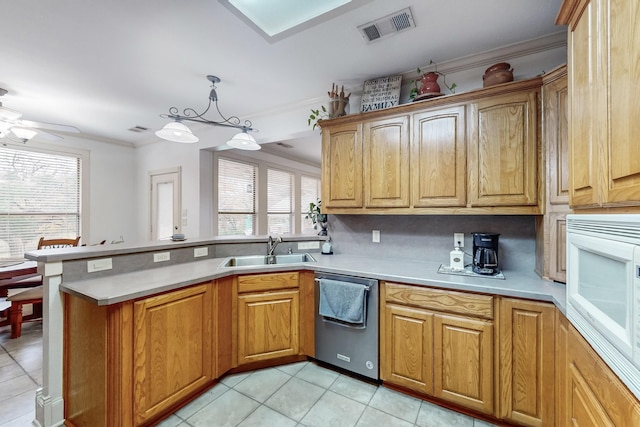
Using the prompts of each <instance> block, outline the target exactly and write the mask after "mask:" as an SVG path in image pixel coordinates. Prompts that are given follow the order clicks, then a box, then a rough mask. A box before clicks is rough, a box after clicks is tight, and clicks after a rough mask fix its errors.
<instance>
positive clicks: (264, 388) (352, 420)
mask: <svg viewBox="0 0 640 427" xmlns="http://www.w3.org/2000/svg"><path fill="white" fill-rule="evenodd" d="M9 329H10V328H9V327H3V328H0V427H8V426H12V427H26V426H30V425H31V421H32V420H33V418H34V405H35V392H36V388H37V387H38V386H39V385H40V384H41V383H42V371H41V365H42V323H41V322H31V323H26V324H24V326H23V331H22V337H20V338H18V339H15V340H12V339H10V338H9V332H10V331H9ZM491 425H492V424H489V423H486V422H484V421H481V420H477V419H473V418H471V417H468V416H466V415H462V414H458V413H456V412H452V411H449V410H447V409H444V408H441V407H439V406H436V405H433V404H431V403H429V402H425V401H422V400H419V399H416V398H413V397H410V396H406V395H404V394H401V393H397V392H395V391H392V390H389V389H388V388H385V387H378V386H376V385H373V384H370V383H368V382H364V381H359V380H356V379H353V378H352V377H350V376H347V375H343V374H339V373H337V372H334V371H332V370H329V369H325V368H323V367H319V366H317V365H316V364H314V363H311V362H300V363H294V364H290V365H284V366H279V367H275V368H268V369H262V370H258V371H254V372H248V373H242V374H235V375H230V376H228V377H226V378H224V379H223V380H222V382H220V383H219V384H217V385H216V386H215V387H213V388H212V389H210V390H209V391H207V392H206V393H205V394H203V395H202V396H200V397H198V398H197V399H195V400H193V401H192V402H191V403H189V405H187V406H185V407H183V408H182V409H180V410H179V411H177V412H175V413H174V414H172V415H171V416H170V417H169V418H167V419H166V420H164V421H163V422H162V423H160V426H161V427H191V426H193V427H197V426H206V427H217V426H238V427H296V426H307V427H331V426H336V427H337V426H340V427H343V426H344V427H353V426H358V427H360V426H363V427H364V426H366V427H375V426H384V427H396V426H398V427H403V426H407V427H411V426H418V427H445V426H446V427H450V426H459V427H488V426H491Z"/></svg>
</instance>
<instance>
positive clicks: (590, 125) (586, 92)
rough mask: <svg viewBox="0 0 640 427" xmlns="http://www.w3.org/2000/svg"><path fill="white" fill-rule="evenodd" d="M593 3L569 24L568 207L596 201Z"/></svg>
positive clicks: (596, 202)
mask: <svg viewBox="0 0 640 427" xmlns="http://www.w3.org/2000/svg"><path fill="white" fill-rule="evenodd" d="M595 9H596V6H595V2H593V1H587V2H584V4H583V9H582V10H581V11H580V12H579V13H580V15H581V16H582V19H580V20H579V21H578V22H576V23H575V24H574V25H571V26H570V27H569V36H568V44H569V58H568V59H569V61H568V68H569V70H568V72H569V92H570V94H571V95H570V101H569V123H570V131H569V138H570V148H569V170H570V172H571V175H570V204H571V206H572V207H586V206H596V205H597V204H598V195H597V187H598V184H597V179H598V176H597V174H598V163H597V159H598V158H599V157H600V156H599V154H598V150H597V145H596V141H597V140H598V138H599V136H598V135H597V133H596V131H597V129H598V125H597V123H596V118H597V117H598V116H599V115H598V114H597V113H598V107H599V106H598V104H597V100H594V99H592V97H597V96H599V94H601V93H602V89H603V88H602V87H595V86H596V84H597V79H596V76H595V74H594V73H596V72H597V60H598V58H597V55H596V52H595V50H594V47H595V46H594V45H592V42H593V41H595V38H596V37H597V31H596V29H597V20H596V18H597V14H596V10H595Z"/></svg>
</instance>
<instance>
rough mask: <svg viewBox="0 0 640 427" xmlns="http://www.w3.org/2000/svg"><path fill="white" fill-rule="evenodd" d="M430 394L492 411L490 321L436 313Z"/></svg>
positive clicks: (491, 324)
mask: <svg viewBox="0 0 640 427" xmlns="http://www.w3.org/2000/svg"><path fill="white" fill-rule="evenodd" d="M433 337H434V341H433V350H434V358H433V362H434V364H433V366H434V384H435V385H434V393H433V394H434V396H436V397H438V398H440V399H442V400H447V401H449V402H453V403H455V404H458V405H460V406H464V407H465V408H469V409H473V410H475V411H478V412H482V413H485V414H490V415H491V414H493V321H490V320H483V319H473V318H467V317H462V316H454V315H444V314H436V315H435V319H434V335H433Z"/></svg>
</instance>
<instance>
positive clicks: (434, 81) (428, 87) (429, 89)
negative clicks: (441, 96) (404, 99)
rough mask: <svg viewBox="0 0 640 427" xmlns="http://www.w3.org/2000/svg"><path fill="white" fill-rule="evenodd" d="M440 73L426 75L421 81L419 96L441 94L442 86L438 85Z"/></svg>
mask: <svg viewBox="0 0 640 427" xmlns="http://www.w3.org/2000/svg"><path fill="white" fill-rule="evenodd" d="M438 77H440V76H439V75H438V73H435V72H433V71H431V72H429V73H425V74H423V75H422V78H421V79H420V83H421V85H420V90H419V91H418V95H425V94H427V93H440V85H439V84H438Z"/></svg>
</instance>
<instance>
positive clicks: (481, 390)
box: [380, 282, 494, 415]
mask: <svg viewBox="0 0 640 427" xmlns="http://www.w3.org/2000/svg"><path fill="white" fill-rule="evenodd" d="M381 292H382V294H381V298H380V299H381V304H382V311H381V313H382V316H381V325H380V326H381V327H380V334H381V336H380V369H381V374H380V375H381V379H382V380H383V381H385V382H388V383H391V384H396V385H399V386H402V387H406V388H409V389H411V390H415V391H417V392H420V393H424V394H427V395H431V396H434V397H437V398H439V399H442V400H446V401H449V402H452V403H455V404H457V405H460V406H464V407H466V408H469V409H472V410H474V411H477V412H482V413H485V414H488V415H492V414H493V407H494V405H493V402H494V401H493V363H494V362H493V360H494V352H493V335H494V331H493V320H492V318H493V298H492V297H491V296H488V295H475V294H466V293H463V292H455V291H444V290H439V289H430V288H425V287H420V286H409V285H402V284H395V283H386V282H382V284H381ZM439 310H443V311H446V312H443V311H439ZM474 311H475V312H476V313H477V315H478V316H486V317H487V318H482V317H476V318H474V317H470V316H468V315H469V314H470V313H472V312H474Z"/></svg>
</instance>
